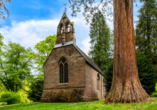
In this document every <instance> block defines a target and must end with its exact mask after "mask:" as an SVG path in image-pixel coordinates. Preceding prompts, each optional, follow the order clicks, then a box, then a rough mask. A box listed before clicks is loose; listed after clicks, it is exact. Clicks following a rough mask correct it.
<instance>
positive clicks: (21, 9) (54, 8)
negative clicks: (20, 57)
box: [0, 0, 140, 54]
mask: <svg viewBox="0 0 157 110" xmlns="http://www.w3.org/2000/svg"><path fill="white" fill-rule="evenodd" d="M64 3H67V4H68V0H11V3H7V4H6V7H7V9H8V10H9V12H10V17H9V18H7V19H6V20H0V22H1V26H2V28H1V29H0V33H1V34H2V35H3V36H4V43H7V42H8V41H10V40H11V41H12V42H16V43H20V44H21V45H22V46H25V47H31V48H32V49H33V48H34V45H35V44H36V43H38V42H39V41H41V40H44V39H45V38H46V37H47V36H49V35H53V34H56V33H57V25H58V23H59V21H60V19H61V17H62V14H63V12H64V5H63V4H64ZM139 7H140V6H139V3H138V7H134V21H137V20H138V19H137V10H138V9H139ZM71 12H72V11H71V9H70V8H69V5H68V6H67V15H68V17H69V19H70V20H71V21H72V22H74V25H75V37H76V42H77V46H79V47H80V48H81V49H82V50H83V51H84V52H85V53H86V54H87V53H88V51H89V49H90V44H89V41H90V38H89V29H90V28H89V25H86V21H85V20H84V17H83V16H82V13H79V14H78V15H77V17H72V16H71ZM107 24H108V26H109V27H110V29H111V30H113V22H110V21H108V20H107Z"/></svg>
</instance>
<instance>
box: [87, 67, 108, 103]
mask: <svg viewBox="0 0 157 110" xmlns="http://www.w3.org/2000/svg"><path fill="white" fill-rule="evenodd" d="M97 74H99V76H100V79H99V80H97ZM103 78H104V77H103V76H102V75H101V74H100V73H98V71H96V70H95V69H93V68H92V67H91V66H89V65H88V64H86V66H85V100H86V101H91V100H100V99H104V95H105V94H106V92H105V88H104V83H103ZM98 83H99V84H98Z"/></svg>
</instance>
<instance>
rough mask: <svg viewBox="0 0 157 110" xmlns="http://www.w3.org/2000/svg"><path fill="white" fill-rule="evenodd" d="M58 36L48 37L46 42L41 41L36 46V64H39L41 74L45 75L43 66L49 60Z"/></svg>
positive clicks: (38, 68)
mask: <svg viewBox="0 0 157 110" xmlns="http://www.w3.org/2000/svg"><path fill="white" fill-rule="evenodd" d="M56 38H57V37H56V35H50V36H47V37H46V39H45V40H43V41H40V42H39V43H37V44H36V45H35V47H34V48H35V49H36V51H37V52H36V59H35V63H36V64H37V70H38V71H39V73H41V74H43V67H42V66H43V65H44V63H45V60H46V59H47V58H48V56H49V54H50V53H51V51H52V49H53V47H54V46H55V41H56Z"/></svg>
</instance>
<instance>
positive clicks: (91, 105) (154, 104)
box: [0, 98, 157, 110]
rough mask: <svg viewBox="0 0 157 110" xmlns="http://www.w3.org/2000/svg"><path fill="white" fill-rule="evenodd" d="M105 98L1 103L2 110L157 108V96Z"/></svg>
mask: <svg viewBox="0 0 157 110" xmlns="http://www.w3.org/2000/svg"><path fill="white" fill-rule="evenodd" d="M103 102H104V100H101V101H92V102H78V103H40V102H31V103H25V104H16V105H0V110H157V98H156V99H154V100H151V101H149V102H142V103H132V104H107V105H105V104H103Z"/></svg>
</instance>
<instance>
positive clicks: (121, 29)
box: [105, 0, 149, 103]
mask: <svg viewBox="0 0 157 110" xmlns="http://www.w3.org/2000/svg"><path fill="white" fill-rule="evenodd" d="M147 98H149V95H148V94H147V93H146V91H145V90H144V89H143V87H142V85H141V83H140V80H139V76H138V68H137V61H136V49H135V35H134V24H133V0H114V64H113V78H112V86H111V89H110V91H109V93H108V96H107V98H106V101H105V103H132V102H141V101H143V100H145V99H147Z"/></svg>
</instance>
